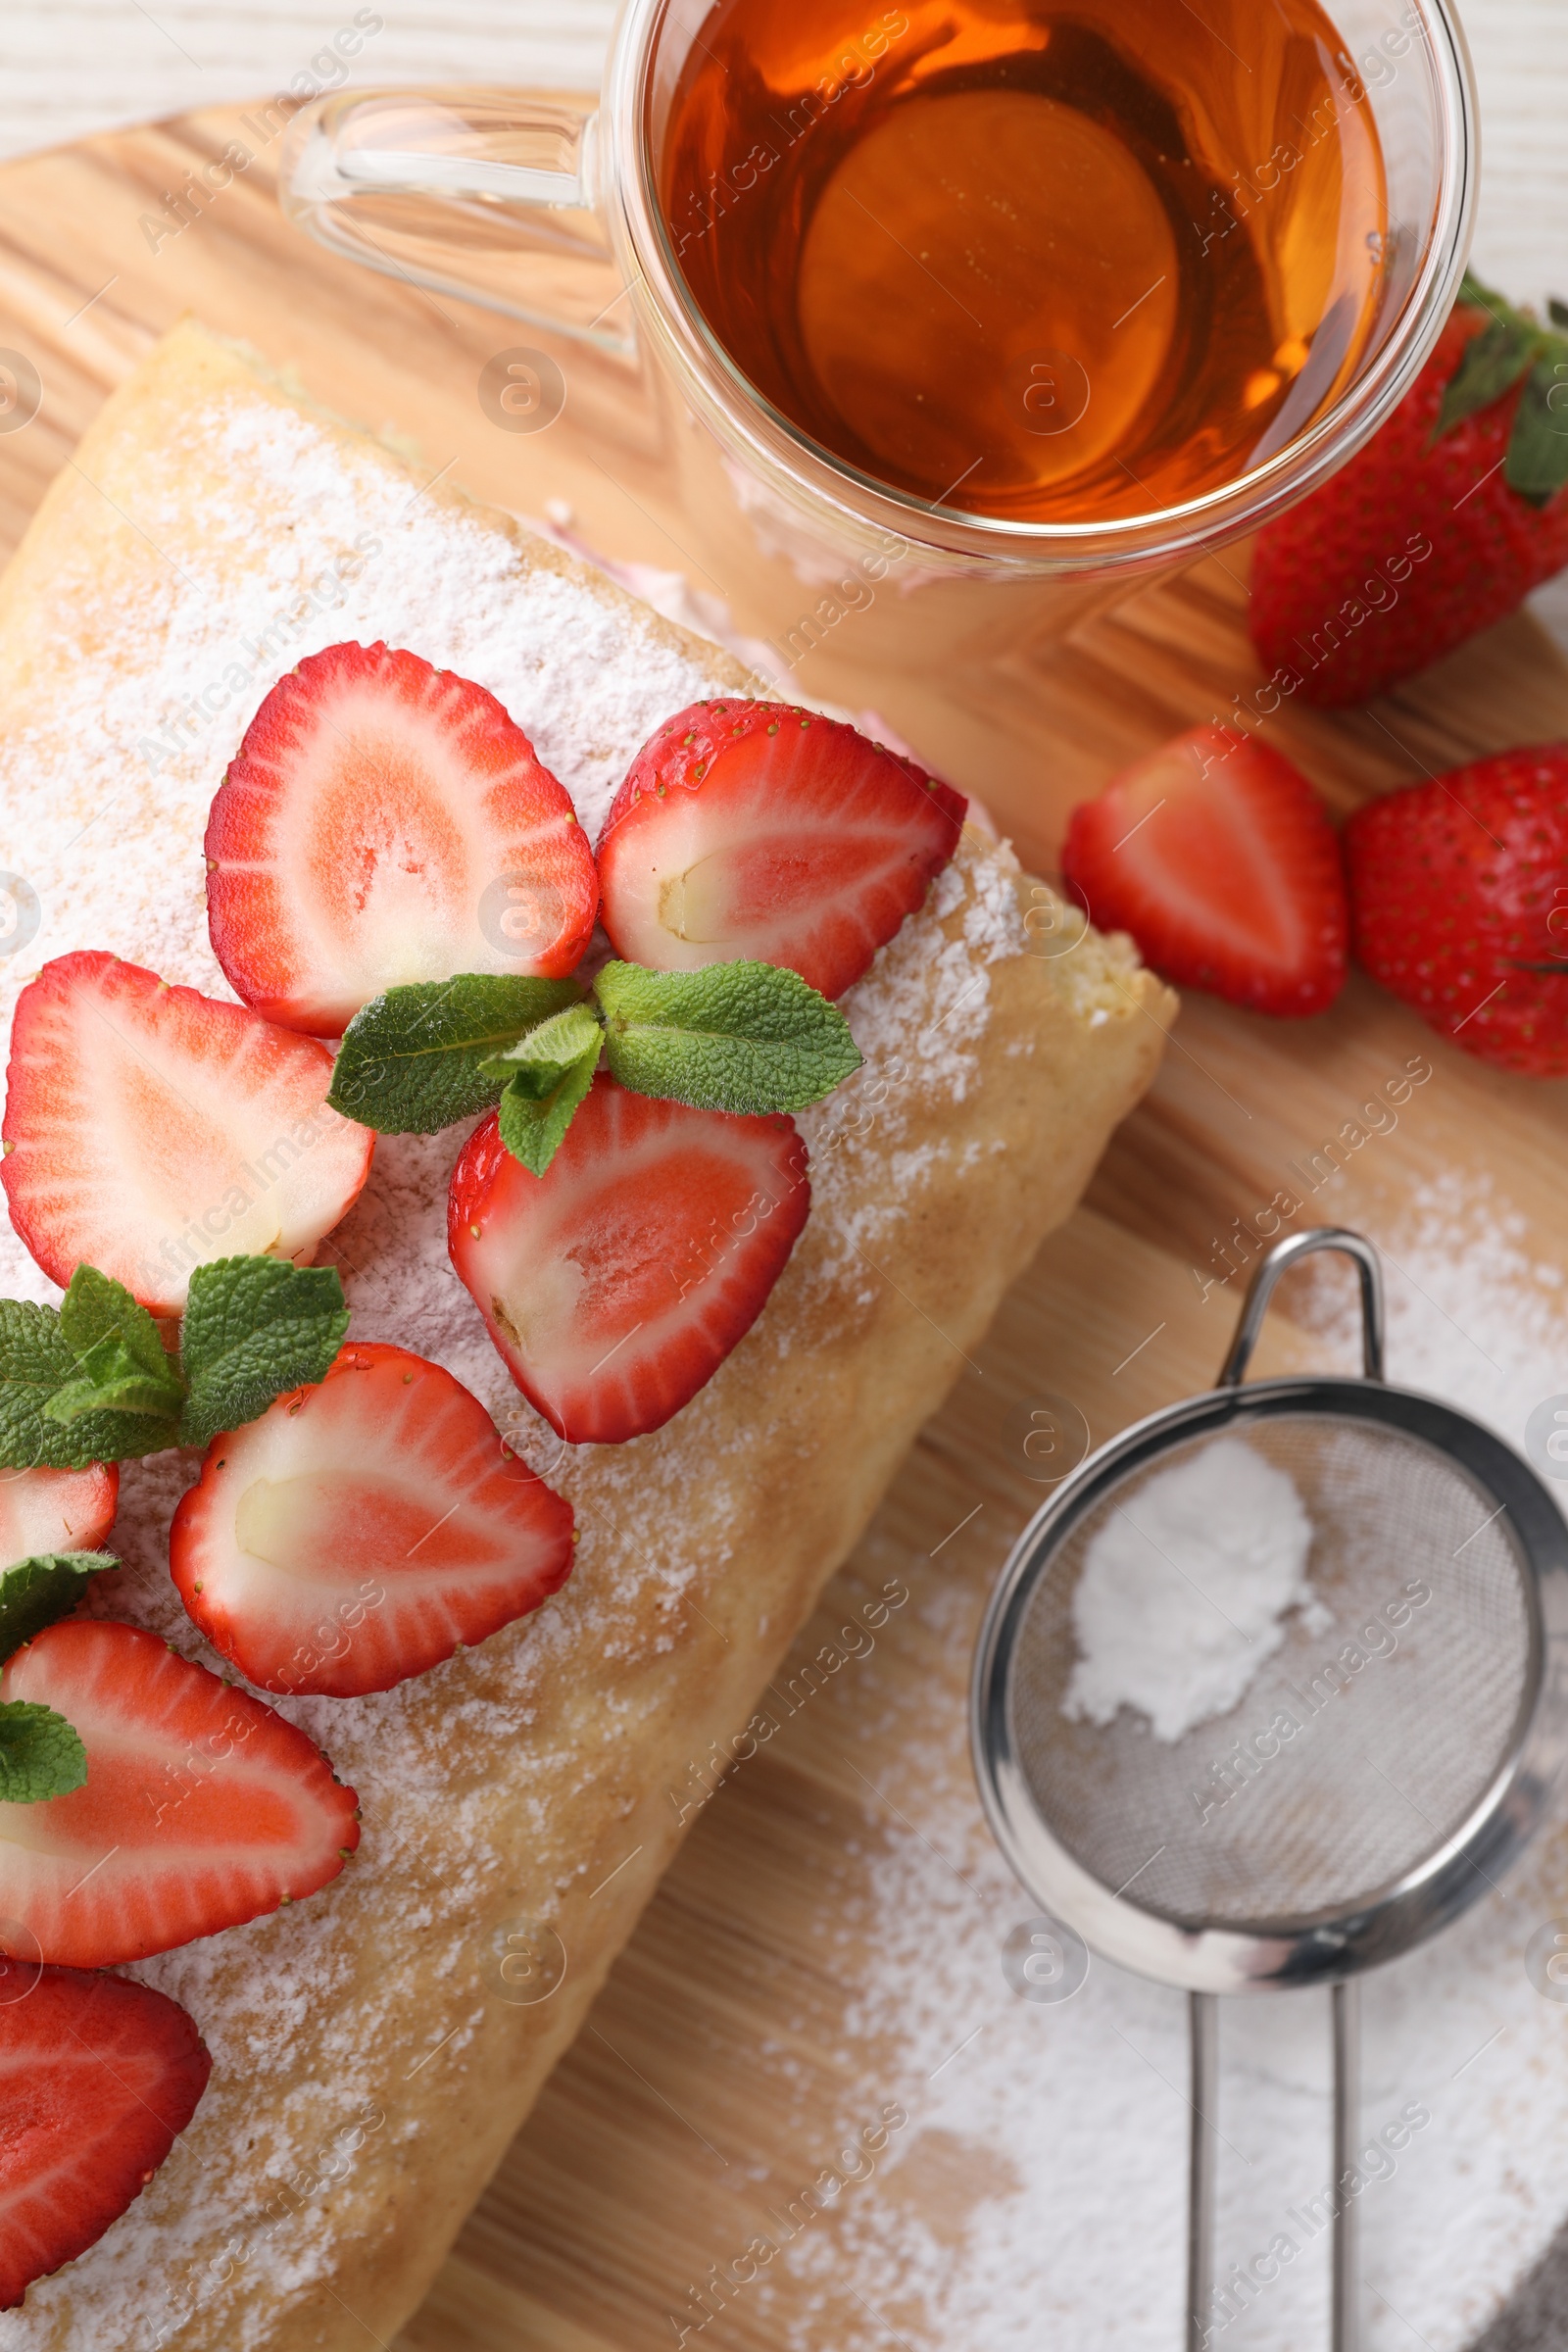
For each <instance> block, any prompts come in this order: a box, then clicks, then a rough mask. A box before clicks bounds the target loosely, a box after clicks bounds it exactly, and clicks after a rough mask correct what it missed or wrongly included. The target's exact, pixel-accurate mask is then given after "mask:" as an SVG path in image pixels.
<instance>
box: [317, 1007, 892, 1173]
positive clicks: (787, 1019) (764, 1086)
mask: <svg viewBox="0 0 1568 2352" xmlns="http://www.w3.org/2000/svg"><path fill="white" fill-rule="evenodd" d="M509 990H510V991H513V992H518V991H527V990H554V991H556V992H558V993H557V998H556V1001H555V1002H553V1003H551V1004H549V1005H547V1006H545V1008H544V1009H542V1010H535V1011H533V1012H532V1013H528V1011H527V1007H528V1005H529V1004H530V1003H532V1004H533V1005H536V1006H537V1005H543V1003H544V1001H543V1000H542V999H533V1000H528V999H526V998H524V997H523V996H521V995H517V994H514V995H512V996H511V997H507V996H505V995H504V994H502V993H500V992H504V991H509ZM561 991H565V992H566V996H567V998H568V999H569V1002H566V1003H563V1002H561V1001H560V993H559V992H561ZM509 1010H510V1014H511V1018H510V1019H508V1018H506V1017H504V1016H506V1015H507V1014H508V1013H509ZM525 1014H526V1015H527V1017H523V1016H524V1015H525ZM487 1026H488V1027H489V1028H490V1029H493V1030H495V1031H498V1032H500V1034H490V1035H487V1034H486V1030H487ZM601 1056H602V1057H603V1058H604V1060H605V1061H606V1062H607V1063H608V1065H609V1067H610V1069H611V1071H612V1072H613V1075H614V1077H615V1078H616V1079H617V1080H618V1081H619V1083H620V1084H621V1085H622V1086H624V1087H627V1088H629V1089H630V1090H631V1092H632V1093H633V1094H639V1095H659V1096H662V1097H663V1098H664V1099H665V1100H666V1101H668V1102H672V1103H689V1104H691V1106H692V1107H693V1108H694V1109H698V1110H728V1111H738V1112H742V1113H762V1112H768V1111H781V1110H804V1109H805V1108H806V1106H807V1104H808V1103H819V1102H820V1101H821V1100H822V1097H823V1096H824V1095H828V1094H831V1093H832V1091H833V1089H834V1087H836V1086H838V1085H840V1084H842V1082H843V1081H844V1079H846V1078H848V1077H849V1076H850V1075H851V1074H852V1072H854V1071H856V1070H858V1068H859V1066H860V1055H859V1054H858V1051H857V1049H856V1044H855V1040H854V1038H853V1037H852V1036H851V1035H850V1025H849V1023H848V1021H846V1019H845V1018H844V1015H843V1013H842V1012H840V1010H839V1008H838V1006H837V1005H833V1004H830V1003H829V1001H828V999H827V998H826V997H824V996H820V995H818V993H817V991H816V990H815V989H814V988H812V987H810V986H809V983H808V982H807V981H805V980H803V979H802V978H801V976H800V974H799V973H798V972H792V971H787V970H785V969H784V968H782V967H781V966H780V965H778V964H772V963H711V964H707V965H705V966H704V967H703V968H702V969H701V970H699V971H695V972H653V971H645V970H644V969H643V967H642V966H641V965H640V964H635V963H608V964H606V965H605V967H604V969H603V970H602V971H601V972H600V974H599V976H598V978H597V979H596V980H595V982H594V983H593V988H592V991H591V993H590V994H589V995H588V996H587V997H585V996H584V995H583V993H582V991H581V989H580V988H578V987H577V986H576V984H575V983H574V982H570V981H530V980H495V979H486V978H484V977H482V976H480V975H478V974H469V975H466V976H463V977H460V978H459V979H456V980H451V981H445V982H441V983H439V984H437V983H432V982H420V983H418V984H417V985H415V986H412V987H408V988H390V989H388V990H387V991H386V993H385V995H384V996H380V997H377V998H376V999H375V1000H374V1002H373V1003H372V1004H370V1005H367V1006H366V1007H365V1010H364V1011H363V1012H361V1013H358V1014H357V1015H356V1016H355V1018H354V1020H353V1021H351V1022H350V1024H349V1028H348V1031H347V1034H346V1035H345V1037H344V1040H343V1044H342V1048H341V1050H340V1052H339V1055H338V1067H339V1070H340V1071H342V1069H343V1065H344V1061H345V1058H346V1057H347V1058H348V1061H349V1070H348V1075H347V1078H346V1080H345V1081H344V1082H343V1083H341V1084H340V1081H339V1079H338V1077H334V1078H333V1081H332V1091H331V1093H330V1094H329V1096H328V1098H327V1100H328V1101H329V1102H330V1103H334V1104H335V1106H336V1107H337V1108H338V1109H339V1110H343V1111H347V1112H349V1113H350V1114H351V1115H352V1116H353V1117H354V1118H356V1119H358V1120H359V1121H360V1122H361V1124H362V1125H364V1126H367V1127H373V1128H375V1129H377V1130H378V1132H380V1133H382V1134H387V1135H399V1134H404V1133H407V1132H408V1131H409V1130H410V1129H411V1128H415V1127H417V1128H418V1130H419V1132H421V1133H429V1132H431V1131H433V1129H434V1128H436V1127H437V1126H445V1125H446V1124H447V1123H448V1122H449V1120H451V1119H453V1118H457V1117H461V1116H463V1115H465V1114H466V1113H467V1114H471V1113H472V1112H474V1111H476V1110H482V1109H487V1108H489V1107H490V1106H491V1105H492V1104H497V1103H498V1104H499V1106H500V1130H501V1140H502V1142H503V1143H504V1144H505V1145H506V1147H507V1150H508V1151H509V1152H511V1153H512V1154H513V1156H514V1158H515V1159H519V1160H521V1162H522V1164H523V1166H524V1167H525V1168H528V1169H530V1170H531V1171H532V1172H533V1174H534V1175H535V1176H543V1175H544V1173H545V1171H546V1170H547V1169H548V1167H549V1166H550V1163H551V1161H552V1160H553V1159H554V1157H555V1155H556V1153H557V1152H558V1151H559V1150H560V1148H561V1144H562V1141H563V1139H564V1135H565V1133H566V1129H567V1128H568V1127H569V1126H570V1124H571V1120H572V1117H573V1115H574V1114H575V1112H576V1110H577V1108H578V1106H579V1104H580V1103H582V1102H583V1100H584V1099H585V1097H586V1095H587V1093H588V1089H589V1087H590V1086H591V1085H592V1084H593V1079H594V1072H595V1071H596V1070H597V1068H598V1067H599V1063H600V1059H601ZM454 1105H456V1106H457V1107H454Z"/></svg>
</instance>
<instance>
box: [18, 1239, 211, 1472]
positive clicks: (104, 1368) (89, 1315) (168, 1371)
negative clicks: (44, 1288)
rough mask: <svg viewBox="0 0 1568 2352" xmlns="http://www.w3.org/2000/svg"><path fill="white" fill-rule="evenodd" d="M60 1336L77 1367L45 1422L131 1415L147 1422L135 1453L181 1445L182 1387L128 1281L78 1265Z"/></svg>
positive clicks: (49, 1406)
mask: <svg viewBox="0 0 1568 2352" xmlns="http://www.w3.org/2000/svg"><path fill="white" fill-rule="evenodd" d="M60 1336H61V1338H62V1339H63V1340H64V1341H65V1343H66V1346H67V1347H68V1348H70V1349H71V1352H72V1354H73V1356H74V1358H75V1364H76V1369H75V1372H74V1374H73V1377H72V1378H71V1379H70V1380H68V1381H66V1382H65V1383H64V1384H63V1386H61V1387H60V1388H58V1389H57V1390H56V1391H55V1393H54V1395H53V1396H52V1397H50V1398H49V1400H48V1402H47V1403H46V1404H45V1406H44V1408H43V1416H44V1419H45V1420H46V1421H55V1422H58V1423H59V1424H60V1426H61V1427H62V1428H63V1429H72V1428H73V1427H74V1426H75V1424H76V1423H77V1422H79V1421H86V1420H90V1419H91V1418H92V1417H93V1416H94V1415H95V1414H98V1413H116V1414H122V1415H131V1416H134V1418H135V1419H136V1420H137V1421H140V1422H141V1423H143V1424H144V1428H143V1430H142V1432H141V1433H140V1436H141V1442H140V1443H139V1444H138V1445H137V1446H136V1448H135V1450H136V1451H137V1452H139V1453H153V1452H156V1451H157V1450H158V1449H159V1448H160V1447H161V1446H173V1445H175V1444H177V1442H178V1432H179V1413H180V1406H181V1405H182V1403H183V1402H184V1397H185V1387H184V1383H183V1381H182V1380H181V1379H180V1376H179V1372H178V1369H177V1367H176V1366H175V1365H174V1364H172V1363H171V1361H170V1358H169V1356H168V1354H167V1353H166V1351H165V1348H164V1343H163V1339H162V1336H161V1335H160V1332H159V1329H158V1325H157V1324H156V1323H155V1322H154V1320H153V1318H152V1316H151V1315H150V1314H149V1313H148V1312H147V1309H146V1308H145V1307H144V1306H139V1305H138V1304H137V1302H136V1300H135V1299H133V1298H132V1297H131V1295H130V1293H129V1292H128V1291H127V1290H126V1288H125V1286H124V1284H123V1283H121V1282H116V1281H114V1280H113V1279H112V1277H111V1276H109V1275H107V1274H100V1273H99V1272H98V1270H97V1268H96V1267H94V1266H78V1267H77V1268H76V1271H75V1272H74V1274H73V1276H72V1278H71V1288H70V1290H68V1291H67V1293H66V1296H65V1299H64V1300H63V1301H62V1303H61V1308H60Z"/></svg>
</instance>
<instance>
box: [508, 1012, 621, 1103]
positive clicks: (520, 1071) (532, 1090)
mask: <svg viewBox="0 0 1568 2352" xmlns="http://www.w3.org/2000/svg"><path fill="white" fill-rule="evenodd" d="M603 1043H604V1038H603V1034H602V1032H601V1030H600V1027H599V1023H598V1022H597V1021H596V1020H595V1018H594V1016H593V1013H592V1012H591V1011H590V1010H589V1008H588V1006H587V1005H584V1004H582V1003H581V1002H580V1001H579V1002H578V1003H577V1004H575V1005H567V1006H566V1009H565V1010H564V1012H557V1013H553V1014H552V1015H551V1017H550V1019H549V1020H548V1021H541V1022H540V1024H539V1026H538V1028H537V1029H530V1030H529V1031H528V1032H527V1034H526V1035H525V1036H523V1037H519V1038H518V1040H517V1042H516V1044H515V1046H509V1047H508V1048H507V1051H506V1052H505V1053H504V1054H490V1055H489V1056H488V1058H487V1059H486V1060H485V1061H484V1062H483V1063H482V1064H481V1067H482V1068H483V1069H484V1070H485V1071H486V1072H487V1073H488V1074H489V1075H490V1076H491V1077H493V1078H499V1079H500V1081H501V1083H502V1085H503V1086H505V1085H506V1084H507V1083H508V1081H509V1080H515V1081H516V1084H517V1087H518V1090H519V1092H521V1093H522V1094H525V1095H532V1096H533V1097H534V1099H535V1100H536V1101H539V1102H542V1101H543V1100H544V1098H545V1096H546V1095H551V1094H554V1092H555V1090H556V1088H557V1087H558V1086H559V1085H560V1084H561V1081H562V1078H563V1076H564V1073H565V1072H566V1071H567V1070H569V1069H571V1068H573V1067H574V1066H575V1065H576V1063H578V1062H579V1061H581V1059H582V1057H583V1055H584V1054H590V1053H591V1054H592V1055H593V1057H594V1066H595V1067H596V1068H597V1067H598V1062H599V1049H600V1047H601V1046H602V1045H603Z"/></svg>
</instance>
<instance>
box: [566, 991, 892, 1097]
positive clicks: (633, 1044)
mask: <svg viewBox="0 0 1568 2352" xmlns="http://www.w3.org/2000/svg"><path fill="white" fill-rule="evenodd" d="M594 985H595V993H596V994H597V996H598V998H599V1002H600V1004H601V1005H603V1006H604V1009H605V1059H606V1060H607V1061H608V1063H609V1064H610V1067H611V1069H612V1070H613V1073H614V1075H615V1076H616V1077H617V1078H618V1079H619V1081H620V1083H621V1085H622V1086H629V1087H631V1088H632V1089H633V1090H634V1091H635V1092H636V1093H637V1094H640V1095H664V1096H666V1097H668V1098H669V1100H670V1101H672V1102H675V1103H691V1104H692V1105H693V1106H694V1107H695V1108H697V1109H699V1110H734V1111H749V1112H758V1111H776V1110H804V1109H805V1108H806V1106H807V1104H808V1103H820V1101H821V1100H822V1097H823V1096H824V1095H830V1094H831V1093H832V1092H833V1089H834V1088H835V1087H836V1086H838V1085H840V1084H842V1082H843V1081H844V1080H845V1079H846V1078H848V1077H850V1076H851V1074H852V1073H853V1072H854V1071H856V1070H858V1068H859V1067H860V1054H859V1052H858V1048H857V1046H856V1043H855V1040H854V1038H853V1037H852V1036H851V1035H850V1025H849V1023H848V1021H847V1020H846V1019H845V1018H844V1015H843V1013H842V1012H840V1010H839V1008H838V1006H837V1005H832V1004H830V1003H829V1002H828V1000H827V998H826V997H823V996H819V995H818V994H817V992H816V990H815V989H814V988H812V987H810V986H809V983H808V982H807V981H805V980H803V979H802V978H801V976H800V974H799V973H798V972H790V971H785V970H784V969H782V967H781V966H779V965H777V964H772V963H710V964H707V965H705V966H704V968H703V969H702V970H701V971H697V972H646V971H644V970H642V969H641V967H640V966H639V965H637V964H634V963H607V964H606V966H605V968H604V970H603V971H602V972H601V973H600V975H599V978H598V980H597V981H596V982H595V984H594Z"/></svg>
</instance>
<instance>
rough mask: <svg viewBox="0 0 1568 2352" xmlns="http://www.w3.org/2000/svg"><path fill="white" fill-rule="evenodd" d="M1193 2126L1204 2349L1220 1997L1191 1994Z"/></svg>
mask: <svg viewBox="0 0 1568 2352" xmlns="http://www.w3.org/2000/svg"><path fill="white" fill-rule="evenodd" d="M1187 2036H1188V2042H1189V2045H1190V2051H1191V2066H1192V2096H1191V2098H1190V2099H1189V2100H1188V2105H1189V2107H1190V2108H1191V2109H1192V2126H1191V2131H1190V2135H1189V2139H1188V2159H1187V2352H1205V2347H1206V2346H1207V2345H1208V2343H1209V2340H1210V2338H1211V2336H1212V2335H1213V2332H1214V2109H1215V2106H1216V2104H1217V2102H1218V2099H1219V2003H1218V2002H1217V2001H1216V2000H1215V1998H1214V1995H1213V1994H1212V1993H1211V1992H1190V1993H1189V1994H1188V1996H1187Z"/></svg>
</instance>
